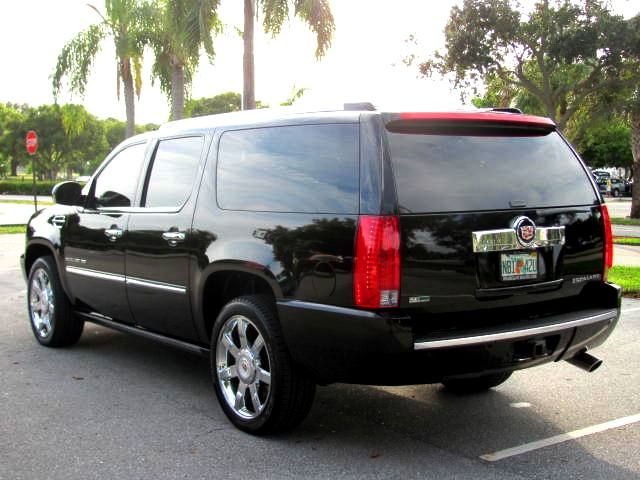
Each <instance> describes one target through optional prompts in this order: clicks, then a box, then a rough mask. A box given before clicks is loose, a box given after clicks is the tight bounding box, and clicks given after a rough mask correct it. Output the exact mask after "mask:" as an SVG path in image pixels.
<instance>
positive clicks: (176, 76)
mask: <svg viewBox="0 0 640 480" xmlns="http://www.w3.org/2000/svg"><path fill="white" fill-rule="evenodd" d="M219 3H220V2H219V0H158V2H157V3H155V4H153V8H154V9H153V10H152V13H151V16H152V19H153V21H151V22H148V25H147V28H148V32H147V34H148V36H149V39H150V42H151V45H152V47H153V49H154V52H155V62H154V64H153V70H152V73H153V77H154V78H155V79H158V80H159V82H160V89H161V90H162V91H163V92H164V93H165V94H166V95H167V98H168V99H169V100H170V101H171V102H172V103H175V102H183V101H184V95H185V93H187V94H188V92H189V90H190V87H191V82H192V79H193V74H194V73H195V71H196V69H197V67H198V63H199V61H200V48H201V47H202V48H203V49H204V51H205V52H206V54H207V56H208V58H209V61H210V62H213V59H214V58H215V50H214V47H213V37H214V36H215V35H217V34H219V33H221V32H222V23H221V22H220V20H219V19H218V16H217V13H216V10H217V8H218V4H219ZM174 97H175V98H174ZM183 109H184V105H174V108H173V109H172V118H173V119H177V118H174V117H176V116H178V117H179V116H180V113H181V112H182V111H183Z"/></svg>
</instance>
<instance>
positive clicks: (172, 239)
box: [162, 231, 186, 247]
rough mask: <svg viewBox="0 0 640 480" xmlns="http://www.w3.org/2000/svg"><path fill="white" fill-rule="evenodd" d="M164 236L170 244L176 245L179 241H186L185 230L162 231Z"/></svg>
mask: <svg viewBox="0 0 640 480" xmlns="http://www.w3.org/2000/svg"><path fill="white" fill-rule="evenodd" d="M162 238H164V239H165V240H166V241H167V242H169V245H171V246H172V247H175V246H176V245H177V244H178V243H179V242H184V239H185V238H186V235H185V233H184V232H172V231H168V232H163V233H162Z"/></svg>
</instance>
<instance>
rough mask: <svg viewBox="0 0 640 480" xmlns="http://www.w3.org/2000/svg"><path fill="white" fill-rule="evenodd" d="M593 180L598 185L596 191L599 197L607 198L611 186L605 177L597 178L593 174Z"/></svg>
mask: <svg viewBox="0 0 640 480" xmlns="http://www.w3.org/2000/svg"><path fill="white" fill-rule="evenodd" d="M593 179H594V180H595V182H596V184H597V185H598V191H599V192H600V195H603V196H609V194H610V193H611V185H610V183H609V179H608V178H607V177H604V176H597V175H595V174H594V175H593Z"/></svg>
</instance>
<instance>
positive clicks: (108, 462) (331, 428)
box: [0, 235, 640, 480]
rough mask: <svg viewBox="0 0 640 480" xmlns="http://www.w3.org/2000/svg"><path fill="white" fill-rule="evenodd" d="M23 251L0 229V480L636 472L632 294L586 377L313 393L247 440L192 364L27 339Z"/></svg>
mask: <svg viewBox="0 0 640 480" xmlns="http://www.w3.org/2000/svg"><path fill="white" fill-rule="evenodd" d="M22 244H23V240H22V236H20V235H18V236H14V235H0V397H1V403H0V405H1V406H2V409H1V412H0V479H11V480H14V479H15V480H18V479H29V480H31V479H36V478H37V479H41V478H52V479H53V478H56V479H57V478H60V479H70V478H82V479H93V478H101V479H105V478H154V479H174V478H190V479H198V478H215V479H223V478H234V479H237V478H256V479H258V478H326V477H331V478H334V479H335V478H403V479H406V478H440V479H444V478H458V479H478V478H490V479H512V478H515V479H525V478H526V479H550V478H563V479H569V478H576V479H578V478H579V479H584V478H589V479H638V478H640V422H638V421H637V420H638V419H639V417H638V414H640V369H639V368H638V366H639V365H640V351H639V349H638V345H640V301H635V300H625V302H624V314H623V318H622V320H621V322H620V324H619V326H618V329H617V330H616V331H615V332H614V333H613V335H612V337H611V338H610V339H609V341H608V342H607V343H606V344H605V345H603V346H602V347H600V348H599V349H597V350H595V351H594V353H595V354H596V355H597V356H599V357H600V358H602V359H604V365H603V366H602V367H601V368H600V369H599V370H598V371H596V372H594V373H592V374H588V373H585V372H583V371H582V370H578V369H577V368H575V367H573V366H571V365H569V364H567V363H561V364H552V365H546V366H543V367H539V368H537V369H532V370H528V371H523V372H518V373H516V374H515V375H514V376H513V377H512V379H510V380H509V381H508V382H507V383H505V384H504V385H502V386H500V387H498V388H497V389H495V390H494V391H491V392H489V393H485V394H480V395H474V396H468V397H459V396H455V395H452V394H450V393H447V392H446V391H445V390H444V389H442V388H441V387H440V386H438V385H426V386H411V387H394V388H382V387H368V386H350V385H341V384H340V385H331V386H327V387H320V388H319V389H318V393H317V396H316V402H315V404H314V406H313V409H312V411H311V414H310V415H309V417H308V418H307V419H306V420H305V422H304V423H303V424H302V425H301V426H300V427H299V428H298V429H296V430H295V431H293V432H291V433H288V434H286V435H282V436H278V437H271V438H255V437H251V436H249V435H246V434H244V433H241V432H239V431H238V430H235V429H234V428H233V427H231V426H230V424H229V423H228V422H227V420H226V418H225V417H224V414H223V413H222V411H221V410H220V408H219V407H218V405H217V402H216V399H215V396H214V394H213V391H212V388H211V386H210V380H209V372H208V366H207V361H206V360H203V359H201V358H198V357H193V356H190V355H188V354H186V353H182V352H180V351H175V350H171V349H169V348H166V347H163V346H160V345H156V344H154V343H151V342H149V341H146V340H143V339H139V338H135V337H131V336H127V335H125V334H121V333H117V332H112V331H109V330H106V329H104V328H101V327H97V326H92V325H87V327H86V328H85V333H84V334H83V336H82V338H81V340H80V342H79V343H78V345H76V346H75V347H73V348H70V349H60V350H54V349H47V348H43V347H40V346H39V345H38V344H37V343H36V341H35V340H34V339H33V336H32V333H31V331H30V328H29V324H28V321H27V315H26V307H25V303H26V301H25V285H24V282H23V280H22V277H21V273H20V271H19V269H18V264H17V256H18V254H19V251H20V249H21V247H22ZM398 368H402V366H401V365H399V366H398ZM618 419H622V420H620V421H619V422H618V423H614V424H610V423H606V422H611V421H613V420H618ZM625 423H626V424H625ZM602 424H605V425H604V426H601V425H602ZM593 426H601V427H600V429H602V431H600V432H598V433H591V434H588V433H589V432H591V431H592V430H598V428H591V429H589V428H590V427H593ZM585 429H587V430H585ZM575 431H578V434H585V433H587V434H586V435H584V436H581V437H580V438H577V439H571V440H568V441H563V442H561V443H557V444H553V445H548V444H549V443H552V442H550V441H549V440H548V439H550V438H551V439H553V438H554V437H556V436H558V435H561V434H566V433H568V432H575ZM578 434H574V433H572V434H571V435H569V436H578ZM564 438H565V437H562V438H560V440H562V439H564ZM539 440H542V441H543V442H542V445H547V446H542V447H541V448H536V449H533V450H531V451H528V452H524V453H519V452H522V451H523V450H526V449H527V448H526V447H525V448H522V449H518V450H516V451H515V452H514V451H507V452H504V450H505V449H510V448H512V447H519V446H522V445H527V444H530V443H531V442H534V441H539ZM533 446H534V447H535V446H536V445H533ZM538 446H539V445H538ZM496 452H502V453H499V454H498V455H497V456H498V457H500V456H502V454H503V453H504V455H508V454H510V453H514V454H513V455H510V456H506V457H505V458H502V459H500V460H497V461H488V460H486V458H489V459H491V458H496V456H495V455H494V456H492V455H489V454H495V453H496ZM481 457H483V458H481Z"/></svg>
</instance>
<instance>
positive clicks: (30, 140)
mask: <svg viewBox="0 0 640 480" xmlns="http://www.w3.org/2000/svg"><path fill="white" fill-rule="evenodd" d="M26 144H27V152H29V154H30V155H34V154H35V153H36V152H37V151H38V135H36V132H35V131H34V130H29V131H28V132H27V141H26Z"/></svg>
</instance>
